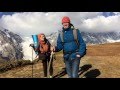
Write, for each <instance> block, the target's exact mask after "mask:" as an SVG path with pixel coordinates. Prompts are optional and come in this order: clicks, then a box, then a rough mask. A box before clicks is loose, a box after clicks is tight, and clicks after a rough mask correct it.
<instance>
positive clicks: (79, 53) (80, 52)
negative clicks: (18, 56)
mask: <svg viewBox="0 0 120 90" xmlns="http://www.w3.org/2000/svg"><path fill="white" fill-rule="evenodd" d="M62 25H63V28H62V30H61V32H62V33H63V35H62V36H63V40H64V42H63V41H62V38H61V34H60V33H59V35H58V39H57V46H56V47H53V48H51V50H53V51H55V52H58V51H61V50H63V54H64V62H65V66H66V71H67V74H68V77H69V78H79V75H78V72H79V64H80V59H81V58H82V57H83V56H84V55H85V53H86V44H85V42H84V40H83V38H82V36H81V34H80V32H79V30H77V37H78V44H77V42H76V40H75V38H74V35H73V30H75V28H74V26H73V25H72V24H71V22H70V18H69V17H67V16H65V17H63V19H62Z"/></svg>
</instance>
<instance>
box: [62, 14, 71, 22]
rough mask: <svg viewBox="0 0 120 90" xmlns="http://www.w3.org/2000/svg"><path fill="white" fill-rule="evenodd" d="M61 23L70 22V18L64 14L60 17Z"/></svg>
mask: <svg viewBox="0 0 120 90" xmlns="http://www.w3.org/2000/svg"><path fill="white" fill-rule="evenodd" d="M62 23H70V18H69V17H67V16H64V17H63V19H62Z"/></svg>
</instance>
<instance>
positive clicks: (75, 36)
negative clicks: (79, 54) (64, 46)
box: [59, 28, 80, 47]
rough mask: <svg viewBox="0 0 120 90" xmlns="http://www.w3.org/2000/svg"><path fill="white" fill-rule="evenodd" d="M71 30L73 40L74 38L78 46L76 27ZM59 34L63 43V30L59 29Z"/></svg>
mask: <svg viewBox="0 0 120 90" xmlns="http://www.w3.org/2000/svg"><path fill="white" fill-rule="evenodd" d="M72 30H73V36H74V40H75V42H76V44H77V45H78V47H79V46H80V44H79V42H78V35H77V34H78V29H75V28H73V29H72ZM59 34H60V38H61V41H62V43H64V39H63V37H64V33H63V31H59Z"/></svg>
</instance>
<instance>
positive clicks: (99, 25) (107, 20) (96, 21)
mask: <svg viewBox="0 0 120 90" xmlns="http://www.w3.org/2000/svg"><path fill="white" fill-rule="evenodd" d="M119 23H120V15H115V16H109V17H104V16H98V17H95V18H93V19H86V20H84V21H83V23H82V24H81V26H80V29H81V30H83V31H87V32H111V31H116V32H120V25H119Z"/></svg>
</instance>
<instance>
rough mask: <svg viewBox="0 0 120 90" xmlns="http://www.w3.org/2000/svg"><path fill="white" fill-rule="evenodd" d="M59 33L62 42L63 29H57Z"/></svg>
mask: <svg viewBox="0 0 120 90" xmlns="http://www.w3.org/2000/svg"><path fill="white" fill-rule="evenodd" d="M59 34H60V38H61V41H62V42H64V39H63V37H64V36H63V34H64V33H63V31H62V30H61V31H59Z"/></svg>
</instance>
